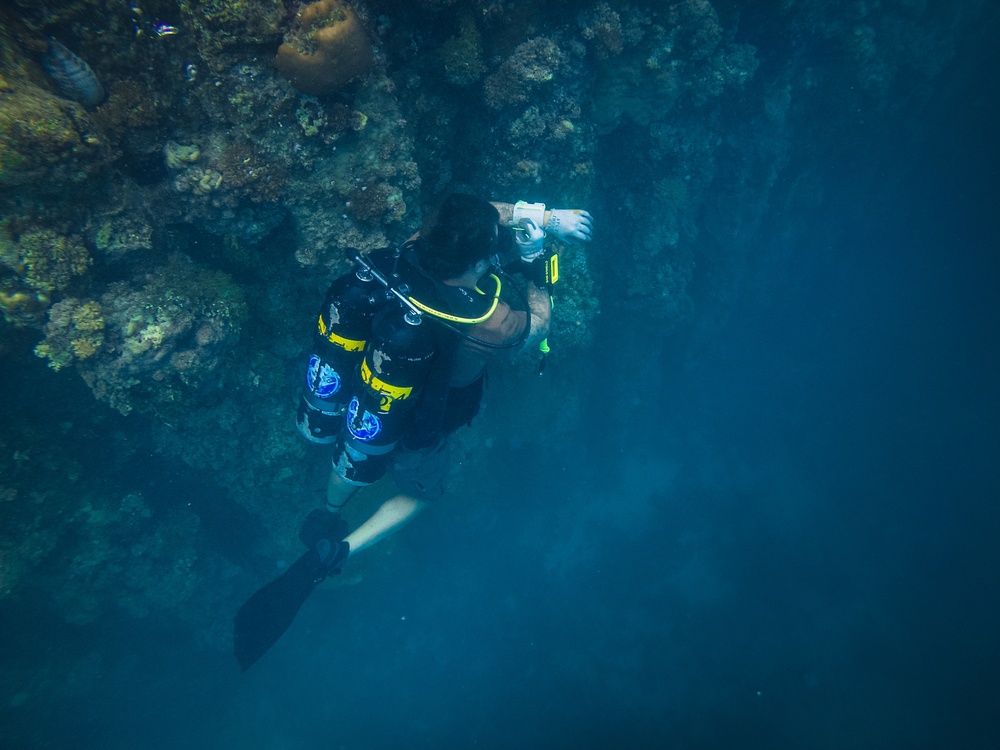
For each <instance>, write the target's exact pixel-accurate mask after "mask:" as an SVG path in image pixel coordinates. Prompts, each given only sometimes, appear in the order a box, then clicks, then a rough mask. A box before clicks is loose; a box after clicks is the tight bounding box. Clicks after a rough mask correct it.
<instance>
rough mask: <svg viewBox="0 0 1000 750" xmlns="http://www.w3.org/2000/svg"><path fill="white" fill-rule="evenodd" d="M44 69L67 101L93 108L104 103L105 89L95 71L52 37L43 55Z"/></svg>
mask: <svg viewBox="0 0 1000 750" xmlns="http://www.w3.org/2000/svg"><path fill="white" fill-rule="evenodd" d="M42 67H43V68H45V72H46V73H48V74H49V76H50V77H51V78H52V80H53V81H55V84H56V86H57V87H58V88H59V91H61V92H62V95H63V96H65V97H66V98H67V99H72V100H73V101H76V102H80V104H82V105H84V106H85V107H91V108H92V107H96V106H97V105H98V104H100V103H101V101H103V99H104V87H103V86H101V82H100V81H98V80H97V76H96V75H95V74H94V71H93V70H91V68H90V66H89V65H87V63H85V62H84V61H83V60H81V59H80V58H79V57H77V56H76V55H74V54H73V53H72V52H70V51H69V50H68V49H66V46H65V45H64V44H62V43H61V42H59V41H58V40H56V39H53V38H52V37H49V47H48V49H47V50H46V51H45V53H44V54H43V55H42Z"/></svg>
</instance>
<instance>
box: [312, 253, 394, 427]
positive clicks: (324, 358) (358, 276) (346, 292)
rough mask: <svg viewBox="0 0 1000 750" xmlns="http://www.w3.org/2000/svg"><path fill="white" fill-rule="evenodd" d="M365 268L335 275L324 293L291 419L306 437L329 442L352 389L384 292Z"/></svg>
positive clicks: (339, 422) (341, 417) (385, 293)
mask: <svg viewBox="0 0 1000 750" xmlns="http://www.w3.org/2000/svg"><path fill="white" fill-rule="evenodd" d="M373 282H374V277H373V276H372V275H371V273H369V272H368V271H367V269H365V268H360V269H358V271H357V272H356V273H348V274H345V275H344V276H341V277H340V278H338V279H336V280H335V281H334V282H333V283H332V284H331V285H330V289H329V291H327V293H326V299H325V300H324V301H323V307H322V309H321V310H320V314H319V319H318V321H317V328H316V336H315V338H314V339H313V347H312V352H311V354H310V355H309V364H308V366H307V368H306V382H305V384H304V385H305V387H304V388H303V390H302V397H301V398H300V399H299V410H298V415H297V417H296V424H297V425H298V428H299V432H301V433H302V434H303V435H304V436H305V437H306V439H307V440H310V441H312V442H314V443H332V442H333V441H334V440H336V438H337V433H338V432H339V430H340V428H341V425H342V424H343V421H342V420H343V414H344V410H345V408H346V407H347V404H348V403H349V400H350V396H351V394H350V393H349V392H348V391H345V384H347V383H348V382H349V380H350V378H351V377H352V376H353V373H354V371H355V370H356V369H357V367H358V365H359V364H360V363H361V359H362V356H363V352H364V348H365V344H366V343H367V340H368V338H369V333H370V331H371V327H372V319H373V318H374V317H375V313H376V312H378V310H379V309H380V308H381V307H382V306H383V305H384V304H385V302H386V299H387V298H388V293H387V292H386V289H385V287H383V286H382V285H381V284H379V283H373Z"/></svg>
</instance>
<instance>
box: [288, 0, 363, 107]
mask: <svg viewBox="0 0 1000 750" xmlns="http://www.w3.org/2000/svg"><path fill="white" fill-rule="evenodd" d="M296 21H297V23H298V25H297V28H295V29H294V30H292V31H291V32H290V33H289V34H288V35H287V36H286V37H285V39H286V41H285V43H284V44H282V45H281V47H279V48H278V54H277V56H276V57H275V58H274V64H275V65H276V66H277V68H278V72H280V73H281V74H282V75H283V76H285V78H287V79H288V80H289V81H291V82H292V85H293V86H294V87H295V88H297V89H298V90H299V91H301V92H302V93H304V94H313V95H315V96H323V95H324V94H330V93H333V92H334V91H336V90H337V89H339V88H340V87H341V86H343V85H344V84H345V83H347V82H348V81H350V80H352V79H354V78H357V77H358V76H363V75H365V74H366V73H367V72H368V71H369V70H370V69H371V66H372V47H371V41H370V40H369V39H368V35H367V34H366V33H365V30H364V29H363V28H362V27H361V23H360V22H359V21H358V17H357V15H355V13H354V11H352V10H351V9H350V8H348V7H346V6H345V5H343V4H341V3H340V2H338V1H337V0H319V1H318V2H315V3H310V4H309V5H307V6H306V7H305V8H303V9H302V10H301V11H299V15H298V17H297V19H296Z"/></svg>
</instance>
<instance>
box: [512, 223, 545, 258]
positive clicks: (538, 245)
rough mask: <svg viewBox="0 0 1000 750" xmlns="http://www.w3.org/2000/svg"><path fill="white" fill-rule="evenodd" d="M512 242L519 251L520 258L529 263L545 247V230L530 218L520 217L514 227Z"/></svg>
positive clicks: (543, 250)
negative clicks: (519, 221)
mask: <svg viewBox="0 0 1000 750" xmlns="http://www.w3.org/2000/svg"><path fill="white" fill-rule="evenodd" d="M514 242H516V243H517V249H518V250H520V251H521V260H523V261H524V262H525V263H531V261H533V260H534V259H535V258H537V257H539V256H540V255H541V254H542V253H543V252H545V248H544V247H543V245H544V244H545V231H544V230H543V229H542V228H541V227H539V226H538V225H537V224H536V223H535V222H534V221H532V220H531V219H522V220H521V223H520V224H518V226H517V227H516V228H515V229H514Z"/></svg>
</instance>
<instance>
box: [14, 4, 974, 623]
mask: <svg viewBox="0 0 1000 750" xmlns="http://www.w3.org/2000/svg"><path fill="white" fill-rule="evenodd" d="M315 5H316V6H320V5H322V6H323V8H322V10H323V11H324V13H323V14H319V13H318V12H315V11H308V12H307V11H306V10H304V8H305V6H306V4H305V3H302V4H298V3H295V2H282V1H281V0H206V1H205V2H180V1H179V0H178V1H174V0H137V2H133V3H122V2H117V1H116V2H112V1H111V0H62V1H57V0H51V1H45V0H42V1H40V2H39V1H36V0H31V1H30V2H29V0H11V2H7V3H4V4H3V6H2V8H0V217H2V218H0V311H2V313H3V319H2V320H0V353H2V355H3V359H4V361H5V362H6V363H7V364H6V365H5V366H6V367H7V368H8V371H13V370H16V371H17V372H19V373H20V374H21V375H22V379H20V380H18V382H19V383H25V384H26V383H31V384H32V385H31V386H30V387H32V388H35V389H38V392H39V393H43V394H60V398H61V397H62V394H63V393H72V394H73V402H74V403H77V404H80V403H81V402H82V401H85V400H89V401H90V403H88V404H87V407H86V409H85V413H86V414H88V415H94V414H101V415H103V416H100V417H95V418H99V419H103V420H109V421H111V422H113V423H115V424H118V423H119V422H118V420H124V422H121V424H122V425H123V426H122V427H121V430H126V431H129V430H131V431H134V432H136V433H140V432H141V433H143V434H144V435H145V436H146V437H147V438H148V440H150V441H151V442H150V445H151V446H152V447H151V450H152V449H155V450H156V451H157V452H158V453H159V456H160V459H161V460H165V461H168V462H176V463H177V465H178V466H190V467H191V468H192V469H193V470H206V471H211V473H212V477H213V480H214V481H215V482H217V483H218V486H219V487H220V488H221V489H220V492H221V493H224V494H225V495H226V497H228V498H229V499H228V500H226V501H225V502H231V503H233V504H234V505H235V506H236V507H237V510H238V511H239V512H240V513H243V514H245V515H246V517H247V518H249V519H252V520H253V521H254V522H255V523H257V524H258V525H259V526H260V527H262V528H265V529H267V530H268V532H269V533H270V534H272V535H273V540H272V542H271V544H272V545H273V546H275V547H280V546H282V545H291V544H292V543H293V540H294V534H293V533H291V529H292V528H293V526H294V524H295V523H296V522H297V520H298V518H299V517H300V516H301V514H302V512H303V511H304V510H305V509H307V508H308V507H310V505H311V504H312V503H314V502H315V500H316V498H317V497H318V492H319V491H318V489H317V486H318V484H317V483H315V482H314V485H316V486H312V487H311V488H310V489H309V490H308V491H307V489H306V485H307V483H306V482H305V480H304V478H307V477H313V478H315V477H316V476H317V472H319V473H320V474H321V473H322V469H323V467H322V466H321V465H320V464H321V459H320V458H318V454H315V453H312V452H310V451H309V450H307V447H306V446H304V445H303V444H302V443H301V441H300V439H299V438H298V436H297V434H296V433H295V431H294V429H293V428H292V424H293V411H294V408H295V394H296V389H297V387H298V378H299V377H300V374H299V371H298V368H299V367H300V364H301V362H300V355H301V354H302V352H303V349H304V347H306V346H307V345H308V342H309V339H310V335H311V327H310V321H311V319H312V317H313V313H314V312H315V311H314V307H315V306H316V304H318V301H319V299H320V295H321V294H322V290H323V289H324V288H325V286H326V285H327V283H328V282H329V280H330V279H331V277H332V276H333V275H335V274H337V273H339V272H341V271H343V270H344V269H345V268H346V267H347V262H346V260H345V254H344V250H345V248H348V247H355V248H359V249H361V250H370V249H373V248H378V247H384V246H386V245H387V244H390V243H393V242H396V241H399V240H401V239H402V238H405V237H406V236H408V235H409V233H411V232H412V231H414V230H415V229H416V228H417V227H418V226H419V223H420V219H421V216H422V214H423V212H424V211H426V210H428V209H429V208H430V207H432V206H433V205H434V203H435V202H436V201H437V200H438V199H439V198H440V197H441V196H443V195H444V194H445V193H447V192H448V191H452V190H461V191H466V192H473V193H477V194H480V195H483V196H487V197H490V198H494V199H497V200H506V201H513V200H516V199H519V198H523V199H527V200H532V201H536V200H537V201H544V202H546V203H547V204H548V205H550V206H566V207H584V208H587V209H589V210H590V211H591V212H592V213H593V214H594V215H595V217H596V222H597V233H596V240H595V241H594V243H593V244H592V246H591V247H589V248H587V249H586V251H585V252H584V250H582V249H581V248H579V247H574V246H566V247H564V248H562V252H563V281H562V282H561V284H560V287H561V288H560V289H559V290H558V295H557V303H556V308H555V311H556V312H555V328H554V331H553V334H552V338H553V341H554V342H558V346H557V347H556V349H555V351H554V354H553V357H554V358H558V357H560V356H564V357H572V356H573V354H574V352H581V351H585V350H586V347H587V346H588V345H589V342H590V340H591V335H592V331H593V327H594V325H595V324H596V323H597V321H598V320H599V319H598V312H599V310H600V309H602V308H603V309H606V310H610V309H633V310H636V311H638V312H639V313H641V315H642V317H643V319H644V320H645V321H647V322H650V323H653V324H655V325H657V326H658V327H659V330H661V331H662V332H663V336H664V337H665V336H667V335H668V334H669V333H670V332H672V331H679V330H683V329H684V327H685V326H689V325H691V324H692V322H693V321H695V320H699V319H701V320H703V319H704V314H705V311H707V310H709V309H711V310H712V311H713V314H714V315H716V316H717V317H718V318H724V316H725V312H724V311H725V310H726V305H725V300H726V299H727V298H728V297H729V295H730V294H732V292H733V290H734V289H735V288H736V286H737V285H739V284H740V283H744V282H746V280H747V279H748V278H749V274H750V273H751V271H752V268H753V265H754V261H755V256H754V253H757V252H760V250H759V245H758V243H757V242H756V238H757V234H758V231H759V228H760V226H761V222H762V221H763V220H764V217H765V216H766V215H768V214H769V212H770V215H772V216H773V215H780V216H781V226H780V230H781V231H784V232H786V233H795V232H796V231H800V230H801V229H802V227H801V226H800V225H799V224H798V223H797V221H798V220H797V216H798V215H799V214H800V213H802V210H803V209H806V208H809V207H815V206H817V205H819V204H820V203H821V202H822V201H823V197H824V176H823V174H822V173H821V172H820V171H819V170H818V168H817V164H818V163H820V162H821V161H826V160H828V157H829V153H828V152H829V150H830V149H832V148H833V146H832V144H834V143H835V142H836V143H839V144H840V146H839V147H841V148H842V145H843V140H839V141H838V140H836V139H835V136H837V137H838V138H839V137H840V136H841V135H842V134H843V133H844V132H845V131H852V132H854V133H855V134H856V135H855V137H856V138H857V139H858V141H859V142H862V141H865V140H867V141H868V142H873V141H876V140H878V139H886V138H889V137H901V136H900V134H902V137H905V134H906V121H907V118H908V117H911V116H914V115H918V114H919V113H920V111H921V108H922V107H924V106H926V105H927V103H928V101H929V100H930V99H931V97H932V96H933V94H934V91H935V82H936V80H937V76H939V75H940V73H941V71H942V70H943V69H945V68H946V67H947V65H948V64H949V61H950V59H951V58H952V56H953V55H954V54H955V49H956V47H957V45H959V44H960V43H961V39H962V36H963V34H971V33H975V28H976V21H977V19H978V18H980V17H981V16H982V15H984V14H986V13H988V12H990V10H989V8H990V6H989V5H988V4H987V3H986V2H968V3H962V4H961V5H960V6H957V7H950V8H949V9H948V10H947V14H945V11H944V10H941V9H938V8H937V7H936V6H935V5H934V4H931V3H926V2H922V1H920V0H917V1H912V0H911V1H909V2H904V1H903V0H897V1H896V2H890V1H888V0H873V1H871V2H866V3H848V4H847V5H846V6H845V5H843V4H829V3H824V2H821V1H820V0H785V1H784V2H774V3H763V4H761V3H751V2H726V3H723V2H719V0H716V1H715V2H710V1H709V0H666V1H665V2H651V1H650V2H642V1H639V0H637V1H636V2H611V1H610V0H596V1H595V0H585V1H582V2H569V1H568V0H555V1H554V2H545V3H541V2H529V1H528V0H412V1H407V2H401V1H400V2H394V1H391V0H368V1H366V2H361V1H360V0H359V1H358V2H351V3H346V4H344V5H343V7H342V6H341V4H339V3H326V2H324V3H316V4H315ZM945 15H947V17H946V18H945V17H944V16H945ZM338 24H340V25H342V26H347V27H349V28H348V29H347V30H346V31H344V32H342V33H339V36H338V34H334V33H333V32H332V31H329V30H330V29H332V28H333V27H335V26H337V25H338ZM328 32H329V33H328ZM344 38H346V39H347V41H346V42H343V39H344ZM50 39H51V40H57V41H58V42H59V43H60V44H61V45H63V46H64V47H65V49H66V50H67V51H68V52H69V53H71V54H72V55H73V56H74V58H76V59H78V60H79V61H81V63H80V64H81V65H82V64H83V63H85V64H86V66H87V68H86V70H89V71H90V73H89V74H88V73H86V70H84V69H83V68H78V71H84V72H82V73H81V72H76V73H74V74H73V75H75V76H76V80H77V82H78V85H79V86H86V87H89V92H90V95H87V94H88V92H87V91H84V92H83V93H82V94H80V96H78V97H77V98H78V99H79V100H78V101H77V100H74V98H73V96H71V94H73V93H74V92H73V90H72V88H70V89H67V87H66V83H65V81H64V82H62V84H60V81H58V80H56V79H55V78H53V76H52V75H51V74H50V73H49V72H47V71H46V68H45V66H44V65H43V61H44V60H43V56H44V55H45V54H46V50H47V49H48V48H49V45H50V44H51V42H50ZM338 39H340V40H341V42H338ZM338 43H343V44H345V45H346V48H345V49H346V50H347V52H346V53H345V54H347V56H348V57H349V58H350V61H351V67H350V68H349V69H346V70H345V69H343V68H342V67H338V66H339V65H340V63H338V60H340V59H341V58H340V57H338V55H341V54H342V53H343V52H344V51H343V50H339V51H338V49H337V48H336V45H337V44H338ZM276 56H277V58H276ZM89 75H92V76H93V77H94V78H95V80H94V81H91V80H90V79H89V77H88V76H89ZM69 78H70V79H71V84H72V79H73V76H69ZM97 84H99V85H100V93H101V95H102V98H100V100H99V101H98V99H97V96H96V94H94V91H96V89H94V86H95V85H97ZM83 102H85V103H83ZM824 108H826V109H827V110H829V111H828V112H825V113H823V116H820V114H819V113H821V112H823V109H824ZM876 115H877V116H878V118H879V119H880V120H881V121H882V122H885V121H886V120H887V119H888V120H890V121H892V122H894V123H897V125H898V126H899V130H898V131H895V132H893V133H885V132H881V131H880V130H879V129H878V128H876V127H874V126H873V124H872V122H873V121H874V120H875V119H876ZM816 122H824V123H825V129H822V128H821V129H819V130H817V128H816V127H815V123H816ZM805 123H810V127H809V128H806V126H805ZM860 152H861V149H859V153H860ZM774 252H780V247H779V248H777V249H775V250H774ZM720 311H721V312H720ZM70 381H72V383H70ZM25 387H27V386H25ZM24 396H25V397H26V398H28V399H31V398H35V397H36V396H35V394H33V393H25V394H24ZM126 414H127V415H128V416H127V417H123V416H121V415H126ZM66 424H68V425H69V427H66V428H65V429H67V430H70V429H72V418H69V419H68V420H67V422H66ZM561 424H564V425H566V429H572V420H571V419H567V418H566V415H563V421H562V422H561ZM49 437H50V435H49V434H48V433H47V432H46V431H45V430H40V429H39V428H38V427H37V426H36V425H33V424H32V423H31V420H30V419H29V418H28V417H27V416H25V417H24V418H23V421H21V422H17V421H16V420H15V418H13V417H12V418H11V421H10V422H9V423H8V425H7V429H6V433H5V435H4V436H3V439H2V448H3V450H2V455H0V476H2V477H3V478H2V485H0V498H2V500H3V502H4V504H5V509H9V510H10V512H8V511H7V510H5V512H4V514H3V520H2V522H0V523H2V526H0V554H2V556H3V580H2V581H0V596H10V595H14V594H16V593H17V592H18V591H19V590H20V589H21V588H22V587H24V586H27V585H30V581H32V580H37V581H39V583H37V585H38V586H40V587H43V588H44V587H47V588H48V589H49V590H51V592H52V601H53V606H54V607H56V608H57V609H58V610H59V611H61V612H63V613H64V614H65V616H66V617H67V618H68V619H80V618H84V619H86V618H88V617H92V616H93V613H94V609H95V607H97V606H98V605H97V604H96V603H95V602H97V601H98V600H99V599H100V596H99V593H100V591H102V590H111V589H114V588H115V586H118V585H120V582H121V580H122V576H126V573H125V572H124V567H123V566H122V565H121V564H120V560H118V559H117V558H116V556H121V555H123V554H124V553H123V552H122V550H121V549H120V546H121V545H123V544H126V542H125V541H124V539H125V538H126V537H128V535H129V533H131V532H132V531H134V532H135V534H136V535H138V537H139V538H140V539H141V541H140V542H133V544H140V545H142V547H143V550H144V551H148V552H149V555H150V556H151V557H146V558H144V559H148V560H156V559H158V558H157V555H162V554H163V552H162V551H163V550H164V549H165V546H166V545H170V546H172V547H173V548H174V549H175V551H176V550H178V549H179V550H180V551H179V552H177V554H179V555H180V556H181V557H182V558H183V560H185V561H186V562H187V564H186V566H184V567H182V568H177V567H174V568H171V570H170V572H169V573H168V574H167V575H160V576H159V577H158V581H159V586H158V587H154V588H152V589H150V590H148V591H146V592H145V594H144V598H142V599H141V600H136V599H134V598H133V599H132V600H131V604H129V608H130V609H131V611H132V613H133V614H136V615H137V616H138V615H139V614H141V613H142V612H147V611H149V610H150V609H156V608H157V607H160V608H169V607H170V606H172V605H173V604H175V603H176V602H178V601H181V600H186V599H188V598H190V597H193V596H195V593H193V587H195V586H196V581H195V578H194V577H193V576H194V575H195V573H194V572H193V571H197V570H199V569H200V568H199V567H198V566H199V565H204V566H207V567H205V569H206V570H208V569H211V570H214V571H216V574H217V578H218V577H221V578H222V579H226V576H229V575H230V574H231V571H230V570H229V569H228V568H227V567H226V563H224V562H222V561H221V559H220V558H218V556H216V557H211V556H208V557H205V558H201V557H199V551H198V549H199V548H198V545H197V544H196V541H195V540H196V539H197V538H198V535H199V534H201V533H202V532H201V531H199V528H200V527H199V519H198V518H197V517H192V516H191V515H190V514H187V515H186V514H185V513H184V512H182V511H180V510H178V509H171V510H170V511H169V512H168V511H164V510H163V509H162V508H158V507H157V506H156V505H155V503H150V502H149V501H148V500H147V499H145V498H144V497H142V496H141V494H140V495H136V494H129V495H127V496H125V497H108V496H103V497H96V496H89V497H84V496H80V497H76V496H74V497H73V498H70V497H66V496H59V489H58V487H57V486H55V485H53V484H52V483H51V481H50V480H43V479H40V477H52V476H66V475H71V474H73V472H79V471H80V469H79V467H78V466H74V465H72V464H73V462H72V460H71V459H69V458H67V457H66V456H61V455H59V454H58V453H57V452H55V451H52V450H51V448H50V446H49V444H48V441H49ZM128 443H129V441H128V440H126V439H125V438H122V439H121V440H120V441H117V442H116V443H115V444H114V445H113V446H110V447H109V450H114V451H116V452H117V454H116V455H118V456H119V459H116V460H121V461H126V460H128V457H129V456H130V455H132V454H131V453H130V449H129V448H128ZM317 467H318V468H317ZM319 484H321V479H320V480H319ZM309 492H313V493H314V494H313V495H309ZM307 495H309V496H307ZM56 496H59V499H58V500H57V501H56V500H53V498H54V497H56ZM219 502H220V503H221V502H223V500H222V499H220V501H219ZM182 539H183V540H186V541H178V540H182ZM265 547H266V543H264V542H261V546H260V549H264V548H265ZM136 554H138V553H136ZM174 559H175V560H176V555H174ZM69 561H72V568H73V570H74V571H75V572H74V576H75V577H76V578H75V579H74V581H73V582H70V583H69V584H65V585H72V586H79V585H82V583H81V582H82V581H85V585H86V587H87V588H89V589H91V590H93V591H95V592H97V593H94V595H93V600H88V601H83V602H81V601H80V600H79V599H78V598H76V597H74V596H70V595H68V594H67V593H66V589H65V587H64V586H63V585H61V584H59V582H58V581H57V579H56V578H54V577H52V576H51V575H48V576H44V575H41V573H40V571H42V570H51V568H52V566H53V565H58V564H68V562H69ZM32 573H38V578H37V579H33V577H32ZM128 575H133V576H134V573H129V574H128ZM216 583H218V581H216ZM137 585H138V584H137V583H135V581H133V580H131V579H129V582H127V583H126V584H125V586H126V587H132V588H130V589H129V590H134V589H135V588H136V587H137ZM202 603H203V604H205V606H208V605H209V603H210V599H208V598H205V599H203V600H202Z"/></svg>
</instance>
